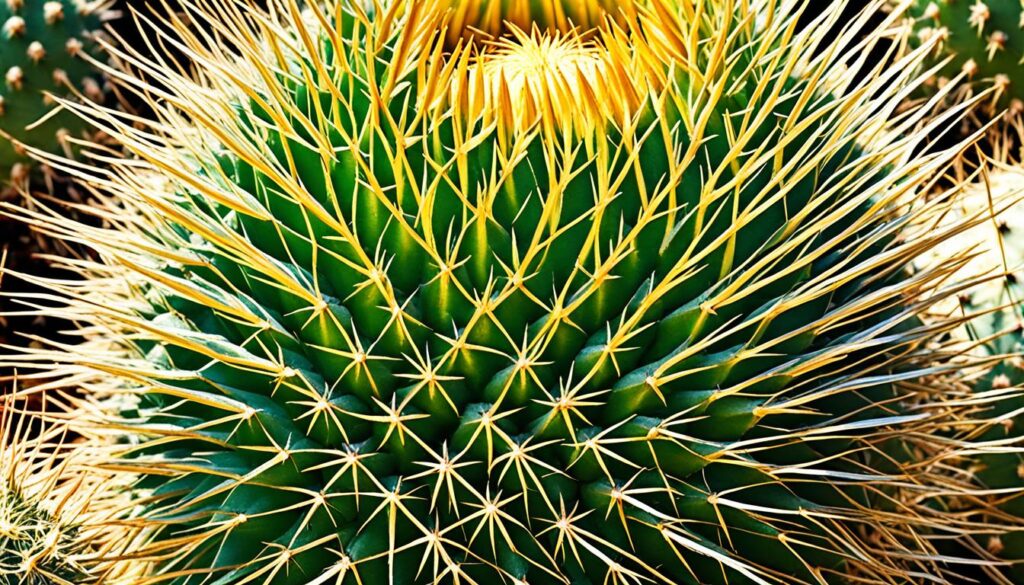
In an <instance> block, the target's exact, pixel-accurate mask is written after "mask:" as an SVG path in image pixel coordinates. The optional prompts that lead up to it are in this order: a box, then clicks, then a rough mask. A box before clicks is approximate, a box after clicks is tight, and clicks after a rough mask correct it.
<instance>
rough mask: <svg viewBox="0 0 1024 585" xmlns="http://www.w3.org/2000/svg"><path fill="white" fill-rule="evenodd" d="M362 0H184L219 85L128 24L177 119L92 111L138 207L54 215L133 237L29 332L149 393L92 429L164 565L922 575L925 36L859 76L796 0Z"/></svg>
mask: <svg viewBox="0 0 1024 585" xmlns="http://www.w3.org/2000/svg"><path fill="white" fill-rule="evenodd" d="M199 4H202V5H206V3H205V2H201V3H199ZM367 5H369V3H363V2H345V1H342V0H334V1H328V2H323V3H316V7H315V9H314V10H313V11H312V12H304V11H303V9H301V8H300V6H299V4H298V3H297V2H294V1H287V0H275V1H273V2H271V3H270V9H269V12H267V13H263V12H258V11H257V9H255V8H248V7H243V6H241V5H236V4H235V3H225V4H223V5H222V6H221V5H219V4H218V5H216V6H215V5H214V4H210V5H209V6H207V8H199V9H195V8H193V9H191V10H192V11H193V14H192V18H193V19H195V21H196V24H195V25H194V26H193V25H190V26H185V25H184V24H181V22H183V21H178V22H179V26H177V27H171V28H176V29H177V30H171V31H170V32H168V31H166V30H164V31H163V33H162V34H165V35H169V36H170V37H173V38H178V37H184V38H185V39H186V40H185V41H182V42H183V43H184V44H185V45H187V46H190V47H193V51H194V53H195V55H194V57H195V62H196V64H197V71H196V72H195V74H194V75H192V76H189V77H186V76H184V75H183V74H179V73H177V72H175V71H169V70H166V69H164V68H161V67H160V66H159V65H158V64H157V63H156V62H154V61H147V60H145V59H144V58H143V57H141V56H138V55H133V53H132V51H131V49H130V48H129V49H124V50H123V53H124V54H121V55H119V57H121V58H123V59H126V60H129V61H133V62H134V63H135V65H136V66H137V67H138V68H139V69H141V70H142V74H143V76H152V78H153V79H156V80H157V82H158V83H154V86H153V87H151V88H149V89H148V90H147V91H149V92H150V93H147V95H149V96H150V97H152V98H153V106H154V109H155V110H156V111H157V112H158V113H159V114H160V115H161V121H160V123H159V124H152V125H151V126H149V127H147V128H138V127H136V125H134V124H133V122H134V121H133V120H130V119H127V118H126V117H119V116H118V115H117V113H116V112H113V111H106V110H100V109H90V110H89V111H87V114H89V115H91V117H92V118H93V119H94V121H96V123H98V124H99V125H100V126H101V127H102V128H103V129H104V130H105V131H106V132H107V133H108V134H110V135H112V136H114V137H115V138H116V139H117V140H118V141H120V142H121V143H122V144H123V145H124V146H125V147H126V148H127V149H128V150H129V151H130V152H132V153H133V154H134V155H135V156H136V157H137V160H134V161H128V162H125V163H122V164H121V166H120V167H118V166H117V165H115V167H114V169H113V170H111V171H103V172H101V171H96V173H95V179H96V184H97V185H99V186H101V187H102V188H103V189H105V190H106V191H107V192H108V194H109V195H110V205H112V206H114V209H116V210H117V212H116V213H114V212H113V211H111V212H110V213H107V212H104V214H105V217H107V218H109V219H110V222H111V224H112V227H109V228H96V227H90V226H86V225H79V224H75V223H74V222H72V221H70V220H65V219H61V218H59V217H57V216H56V215H53V216H50V215H47V214H46V213H44V212H39V213H36V214H33V221H35V223H36V224H37V225H39V226H41V227H43V228H44V229H46V230H47V231H49V232H51V233H55V234H58V235H61V234H63V235H65V236H67V237H72V238H75V239H77V240H79V241H84V242H86V243H88V244H89V245H91V246H92V247H93V248H95V249H96V251H97V252H98V253H99V255H100V256H101V257H102V258H103V261H102V262H97V263H89V262H84V261H83V262H80V263H76V264H75V266H74V267H75V268H76V269H78V270H79V271H81V272H82V273H83V275H84V276H85V278H86V280H85V281H84V282H85V283H88V284H86V285H84V286H80V285H78V284H75V283H74V282H58V281H54V282H52V283H50V286H51V287H52V288H53V289H54V291H56V292H59V293H61V295H63V296H64V297H65V298H66V302H65V303H66V304H65V305H62V308H59V309H50V311H51V312H57V313H59V314H63V315H65V316H67V317H68V318H70V319H73V320H75V321H77V322H79V323H87V324H88V328H87V329H85V330H83V332H84V333H85V335H86V337H87V341H86V343H85V344H84V345H83V346H81V347H78V348H74V349H73V350H70V351H62V350H60V349H59V348H53V349H49V348H48V349H36V350H29V353H27V354H26V355H25V358H24V359H25V361H26V362H30V363H34V364H36V365H38V366H40V367H43V368H46V369H50V370H51V372H52V373H67V374H68V375H69V376H70V377H71V378H73V379H76V380H77V381H78V383H83V380H88V382H86V383H88V384H89V387H90V389H92V390H93V391H94V393H95V394H96V395H103V394H104V392H106V393H109V394H110V395H111V396H112V397H117V398H118V400H119V401H120V403H124V402H125V400H124V396H125V395H126V394H127V395H129V396H132V397H134V400H135V402H134V406H133V407H131V408H124V409H122V410H121V411H120V413H119V419H118V420H117V421H116V422H111V420H110V419H109V418H101V419H99V420H98V421H97V422H96V423H95V424H99V425H107V426H108V427H109V428H110V429H111V430H112V431H118V432H125V433H127V435H126V445H127V447H126V453H125V454H124V455H123V456H122V458H121V459H119V460H118V461H116V462H114V463H112V464H111V466H112V467H115V468H118V469H128V470H130V471H133V472H136V473H139V474H141V475H143V476H144V479H143V480H142V481H141V483H140V484H139V488H140V489H146V490H148V494H149V495H148V497H147V499H146V500H145V505H140V506H139V508H138V509H137V510H136V514H137V515H138V518H139V522H140V525H143V526H148V527H149V530H150V537H149V544H150V546H151V548H152V551H153V553H154V555H153V556H154V558H156V560H155V561H154V562H153V566H152V571H153V573H154V577H153V578H154V579H155V580H161V579H162V580H167V581H169V582H173V583H178V584H197V585H198V584H200V583H204V584H207V583H216V584H218V585H222V584H235V583H238V584H241V583H263V584H274V585H280V584H292V583H294V584H316V585H321V584H327V583H332V584H333V583H344V584H350V583H351V584H356V583H358V584H363V585H370V584H384V583H391V584H396V585H398V584H402V585H408V584H429V583H488V584H494V585H497V584H498V583H505V584H509V585H511V584H517V585H522V584H526V583H529V584H531V585H548V584H551V585H554V584H578V585H583V584H588V585H589V584H594V585H597V584H602V583H604V584H609V583H647V582H653V583H666V584H678V583H704V584H707V583H738V582H750V583H761V584H764V583H805V582H806V583H811V582H814V583H820V582H823V581H829V582H831V581H837V580H839V579H840V577H839V575H840V574H842V573H845V572H848V571H856V573H857V574H858V575H860V578H861V579H862V580H863V581H864V582H878V583H882V582H888V581H889V580H890V579H891V576H892V575H894V574H901V573H900V571H901V570H903V569H901V568H900V567H902V563H903V559H904V558H905V557H902V556H901V555H890V554H888V553H886V552H884V550H881V551H880V550H879V549H877V548H876V547H875V544H873V543H872V542H869V541H868V537H867V536H865V535H867V534H869V533H872V532H881V533H885V534H888V535H890V536H892V535H895V534H898V535H900V536H901V537H902V536H904V535H909V534H911V533H912V531H913V526H914V521H915V519H914V515H913V513H911V512H909V511H907V510H899V511H898V512H895V511H892V510H890V509H889V508H888V507H887V506H886V505H885V503H884V502H880V501H879V500H883V499H884V497H883V496H882V494H884V486H885V485H886V484H887V483H890V482H898V481H901V479H900V470H899V469H894V468H892V466H891V465H890V462H888V461H887V460H886V459H885V458H884V457H882V456H880V455H878V453H877V452H876V451H878V449H876V446H877V445H880V444H882V443H884V442H886V441H890V440H892V439H894V437H896V438H898V437H900V436H903V435H910V434H912V433H910V432H908V429H912V428H913V425H914V422H915V421H917V420H918V419H919V415H917V414H906V413H904V412H903V411H902V410H901V406H900V404H901V402H900V401H901V399H902V396H903V392H904V391H905V390H904V389H903V387H902V386H901V385H900V384H899V381H900V380H901V379H902V378H903V377H904V376H913V375H915V371H916V369H917V368H919V367H920V365H921V364H919V363H918V362H917V361H915V360H917V357H916V356H918V355H919V354H918V353H916V352H915V351H914V349H915V348H916V347H918V346H919V345H920V344H922V343H923V342H924V341H926V340H927V338H928V336H929V335H931V333H930V331H931V330H930V329H926V328H922V327H919V326H918V325H919V323H918V322H917V321H916V320H915V315H916V314H917V311H918V309H919V308H920V306H922V304H926V303H927V302H928V300H927V299H926V298H925V297H924V296H923V295H924V294H925V292H924V291H927V290H930V289H929V287H930V286H931V283H932V281H933V280H934V279H935V278H937V276H936V274H937V273H917V274H912V273H910V272H908V271H907V270H906V267H907V265H908V262H909V260H910V259H911V258H913V257H914V256H915V255H916V254H918V253H919V252H921V251H922V250H923V249H926V248H927V247H928V246H930V245H931V244H932V243H934V239H935V238H938V237H940V235H939V234H937V233H936V232H934V231H931V232H926V233H924V234H922V235H920V236H919V237H914V238H906V237H900V236H901V234H904V233H907V232H906V230H909V229H913V228H914V226H915V225H917V224H916V223H915V222H916V221H917V217H916V216H911V215H908V214H906V213H905V212H904V211H901V209H902V208H901V207H900V205H899V201H901V200H902V199H901V198H902V197H903V196H904V195H907V194H910V195H913V194H914V193H916V192H917V191H918V190H919V189H922V188H924V187H925V185H923V182H924V179H923V178H922V177H925V176H929V175H928V173H930V172H931V171H933V170H934V169H935V168H937V167H938V166H939V165H941V164H944V163H943V162H942V159H941V156H945V154H943V155H941V156H940V155H939V154H930V155H926V156H923V157H921V156H916V155H915V156H910V155H909V153H911V152H913V149H914V147H915V144H916V143H915V142H914V138H913V137H909V136H908V134H907V132H906V130H907V128H910V127H912V126H911V124H914V123H917V122H918V121H919V120H916V119H911V118H912V116H910V117H908V118H904V119H901V124H905V126H901V127H890V126H889V125H888V124H887V123H886V122H885V117H884V112H886V111H892V110H893V109H895V108H896V106H897V104H898V103H899V100H900V94H901V93H905V91H904V90H906V91H909V89H908V88H910V87H912V85H913V84H914V83H915V80H914V78H913V73H911V70H912V69H913V67H912V66H913V65H915V63H912V62H910V61H908V62H906V63H903V65H905V66H902V67H892V68H883V66H882V65H878V64H868V65H866V66H864V67H866V68H865V69H862V70H861V72H862V74H858V75H856V76H851V75H849V74H848V73H846V70H845V69H844V66H845V65H849V64H851V63H854V62H856V61H857V60H858V59H860V58H861V57H862V56H863V55H864V54H863V53H860V52H858V51H856V50H854V49H853V48H852V45H847V44H846V43H847V42H849V39H851V38H853V35H847V36H843V37H842V38H840V39H831V38H830V39H822V38H819V36H818V35H816V34H815V33H814V32H810V31H804V32H800V30H801V29H798V28H797V25H796V22H797V17H798V16H799V15H798V14H795V13H793V12H792V6H791V4H789V3H781V5H780V4H777V3H775V2H768V1H764V2H747V1H743V2H739V1H737V2H730V1H724V2H691V1H688V0H682V1H680V0H645V1H644V2H635V3H621V2H618V3H610V2H609V3H606V2H597V1H592V2H586V3H576V2H572V3H570V2H565V3H558V2H537V1H531V2H526V1H523V2H472V1H468V0H464V1H462V2H438V1H427V2H421V1H412V0H408V1H406V0H396V1H394V2H390V3H384V4H383V5H381V4H378V3H376V2H375V3H373V10H370V9H368V8H365V6H367ZM838 14H839V12H838V11H837V10H828V11H826V14H825V15H824V16H822V17H821V19H822V20H821V21H819V22H818V24H819V25H820V26H829V25H830V23H833V22H834V21H835V20H836V19H838ZM894 18H895V16H894ZM855 24H856V23H853V24H851V26H854V25H855ZM190 31H191V32H190ZM207 31H208V32H209V36H207ZM214 37H216V38H217V39H218V43H217V45H216V46H210V45H209V44H208V43H207V41H208V40H210V39H212V38H214ZM865 44H866V45H871V40H870V39H869V41H867V42H866V43H865ZM225 47H232V49H231V50H232V51H234V52H235V53H237V54H229V53H230V52H231V51H228V49H226V48H225ZM912 58H913V59H919V60H920V59H923V52H921V54H918V55H916V56H915V57H912ZM908 59H911V58H908ZM121 82H122V83H124V84H125V86H126V87H135V86H138V85H139V83H140V82H138V81H137V80H134V79H131V78H128V77H125V79H123V80H121ZM922 115H923V114H922ZM909 160H913V163H912V164H911V163H908V162H907V161H909ZM140 169H141V170H140ZM923 205H924V208H923V209H924V211H921V212H919V213H921V214H924V215H927V210H928V209H929V207H928V206H929V205H932V204H931V203H925V204H923ZM110 339H115V340H117V343H116V344H114V345H113V347H111V346H110V345H109V343H108V344H104V343H101V342H102V341H104V340H110ZM28 366H29V364H25V365H24V367H26V368H27V367H28ZM90 376H91V377H90ZM894 538H895V537H894ZM923 545H924V542H923V541H922V540H919V539H914V538H909V539H908V544H907V545H906V546H907V547H914V546H923ZM901 550H904V549H901ZM169 552H173V554H168V553H169ZM926 553H927V551H923V552H920V555H921V556H918V557H915V558H917V559H927V554H926ZM139 554H140V555H141V554H142V552H141V551H140V552H139ZM907 554H911V555H913V554H914V553H907ZM920 564H921V565H922V566H919V567H918V568H917V569H916V570H918V571H927V567H923V565H926V564H927V563H926V562H924V561H921V563H920Z"/></svg>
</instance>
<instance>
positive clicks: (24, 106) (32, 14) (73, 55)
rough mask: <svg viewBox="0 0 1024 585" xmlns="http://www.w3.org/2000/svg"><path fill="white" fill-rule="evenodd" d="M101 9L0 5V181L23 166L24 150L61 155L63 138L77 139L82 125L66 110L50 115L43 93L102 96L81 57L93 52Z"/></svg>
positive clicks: (38, 2)
mask: <svg viewBox="0 0 1024 585" xmlns="http://www.w3.org/2000/svg"><path fill="white" fill-rule="evenodd" d="M109 4H110V0H91V1H89V2H86V1H84V0H59V1H57V0H48V1H45V2H44V1H42V0H3V1H2V2H0V27H2V31H0V74H2V75H3V77H4V79H3V81H2V82H0V177H4V178H6V176H7V175H8V173H9V172H10V171H11V170H12V167H13V166H14V165H16V164H19V163H26V162H28V160H29V159H28V157H27V156H26V152H25V148H24V147H26V146H28V147H31V148H37V149H42V150H45V151H47V152H55V153H65V152H67V149H68V145H67V143H66V140H65V139H66V137H67V136H75V137H78V138H82V137H83V136H81V135H82V134H83V132H84V131H85V130H86V129H87V128H88V126H87V125H86V124H84V123H83V122H82V120H81V118H80V117H78V116H75V115H73V114H71V113H70V112H67V111H60V110H57V111H55V108H56V106H57V104H56V103H55V102H54V101H53V99H52V98H51V96H58V97H68V96H71V95H74V94H75V93H77V94H79V95H85V96H86V97H88V98H90V99H93V100H99V99H100V98H101V97H102V93H103V90H102V87H101V83H102V79H101V77H100V74H99V73H98V72H97V71H96V70H94V69H93V68H92V66H91V65H90V64H89V63H88V62H87V61H86V60H85V59H83V58H82V57H83V55H84V54H85V53H89V52H92V51H95V48H96V41H95V36H96V34H98V32H99V31H98V29H99V27H100V25H101V22H102V21H103V20H104V19H105V18H106V15H107V14H109V12H108V6H109ZM14 174H15V175H18V174H19V173H18V172H15V173H14ZM16 178H17V177H16Z"/></svg>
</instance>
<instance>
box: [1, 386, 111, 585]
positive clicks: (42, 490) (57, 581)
mask: <svg viewBox="0 0 1024 585" xmlns="http://www.w3.org/2000/svg"><path fill="white" fill-rule="evenodd" d="M23 406H24V405H23V404H22V402H21V401H20V400H19V399H17V398H15V397H12V396H5V397H4V398H3V400H2V411H0V582H2V583H10V584H15V583H17V584H19V585H86V584H90V583H101V582H102V583H111V584H112V583H115V582H117V581H116V577H114V575H115V573H117V572H122V571H121V569H120V565H118V568H117V570H116V571H112V570H111V569H112V568H113V566H112V565H109V564H107V563H106V562H105V559H104V555H105V554H108V553H113V552H115V551H116V553H123V552H124V549H123V548H119V547H120V546H122V544H123V543H124V542H127V540H124V541H118V535H122V536H125V538H126V539H127V535H128V534H129V531H124V530H121V529H119V528H117V527H116V525H115V524H114V522H113V521H114V520H115V519H116V515H117V514H118V513H119V512H120V511H121V510H122V508H121V507H120V506H122V505H123V504H121V503H120V502H121V501H122V500H121V498H122V494H123V493H125V492H124V487H125V486H124V485H123V484H121V485H118V486H116V487H115V484H114V483H113V482H112V480H113V479H114V478H112V476H111V474H108V473H104V472H101V471H95V470H91V469H90V468H89V464H88V463H87V460H89V458H91V457H92V456H94V455H95V453H92V452H91V451H90V450H88V449H81V448H80V449H76V448H75V446H74V445H73V444H72V443H71V442H70V441H69V440H68V437H69V435H68V431H67V427H66V426H65V425H62V424H54V421H50V423H49V424H43V425H40V421H39V419H37V418H36V417H35V416H31V415H26V414H24V413H23V411H22V407H23ZM107 577H111V580H107Z"/></svg>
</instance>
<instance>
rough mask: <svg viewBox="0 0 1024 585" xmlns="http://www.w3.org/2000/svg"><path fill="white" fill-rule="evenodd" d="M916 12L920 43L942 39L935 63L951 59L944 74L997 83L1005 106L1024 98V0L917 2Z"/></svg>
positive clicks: (913, 14) (1001, 105) (936, 0)
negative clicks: (962, 73)
mask: <svg viewBox="0 0 1024 585" xmlns="http://www.w3.org/2000/svg"><path fill="white" fill-rule="evenodd" d="M911 14H912V16H914V17H915V18H916V19H917V22H916V28H917V35H918V37H919V38H920V39H921V40H927V39H929V38H931V37H932V36H935V35H938V36H939V39H940V40H939V41H938V44H937V46H936V49H937V51H936V54H935V60H936V61H942V60H945V59H946V58H949V59H950V61H949V63H948V64H947V65H946V66H945V67H944V68H943V69H942V70H941V71H940V73H939V75H940V76H942V77H944V78H946V79H952V78H953V77H956V76H957V75H959V74H960V73H961V72H965V73H967V75H968V77H969V78H970V79H972V80H976V81H983V82H985V83H987V84H992V83H995V84H997V85H998V86H999V87H1000V90H999V94H998V99H997V100H996V101H997V103H998V104H999V106H1000V107H1001V108H1006V107H1008V106H1009V105H1010V101H1011V100H1014V99H1016V100H1018V101H1019V100H1020V99H1021V98H1022V97H1024V62H1022V60H1024V20H1022V15H1024V4H1022V3H1021V1H1020V0H917V2H916V3H915V4H914V8H913V9H912V11H911ZM1017 107H1018V108H1019V107H1020V106H1017Z"/></svg>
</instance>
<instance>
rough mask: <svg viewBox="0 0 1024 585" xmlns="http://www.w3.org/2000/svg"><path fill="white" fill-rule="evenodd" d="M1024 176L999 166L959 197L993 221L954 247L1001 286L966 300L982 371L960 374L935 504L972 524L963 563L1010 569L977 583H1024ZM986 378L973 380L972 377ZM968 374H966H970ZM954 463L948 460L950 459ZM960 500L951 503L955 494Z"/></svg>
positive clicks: (978, 290) (973, 351)
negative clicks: (958, 408)
mask: <svg viewBox="0 0 1024 585" xmlns="http://www.w3.org/2000/svg"><path fill="white" fill-rule="evenodd" d="M1022 197H1024V169H1020V168H1018V167H1003V166H997V167H996V168H995V169H993V170H991V171H986V172H985V174H984V176H983V177H982V180H981V181H979V182H977V183H975V184H973V185H971V187H970V188H968V189H966V190H965V192H964V193H963V195H962V196H960V197H958V198H957V199H958V206H959V207H960V212H959V214H958V215H957V216H955V219H953V220H952V221H962V220H964V219H965V218H968V217H971V216H973V215H976V214H977V213H979V212H986V211H987V212H988V213H989V215H990V219H989V220H988V221H986V222H984V223H982V224H979V225H978V226H976V227H975V228H973V229H971V230H968V231H966V232H964V233H962V234H960V235H958V236H957V237H956V238H954V239H952V240H950V241H949V243H948V246H950V247H957V248H960V249H972V250H973V251H974V252H975V253H976V257H975V258H974V259H973V260H972V264H973V265H974V266H975V267H976V269H974V272H975V273H979V272H981V271H988V272H989V273H990V274H992V275H993V276H996V278H993V279H990V280H988V281H986V282H985V283H984V284H982V285H980V286H977V287H974V288H973V289H971V291H970V292H969V293H968V294H964V295H962V296H961V298H960V303H961V306H962V310H963V311H964V312H965V313H966V314H969V315H976V316H975V317H974V318H972V319H971V320H970V321H969V322H968V323H967V326H966V327H965V328H964V329H963V330H960V331H958V336H959V337H961V338H962V339H965V340H968V341H969V343H967V344H966V347H967V353H968V354H970V355H973V358H972V360H973V361H978V362H979V365H981V366H982V368H981V369H980V370H977V369H976V368H966V369H965V370H964V371H963V372H958V373H956V374H954V375H955V376H957V377H960V378H963V380H962V384H961V385H962V386H963V387H964V388H963V396H962V398H960V399H958V401H961V402H963V403H964V404H967V405H969V406H970V409H971V410H970V412H966V413H958V414H957V417H956V418H957V420H956V421H955V423H954V424H953V425H952V429H953V430H954V431H955V432H954V433H953V436H954V437H955V438H956V439H957V440H959V441H961V442H962V445H961V448H960V449H959V450H954V451H952V452H951V453H952V455H953V457H952V458H948V457H947V458H944V459H943V460H941V466H942V468H943V469H944V470H945V472H946V473H947V474H951V476H950V484H949V487H950V489H946V490H944V492H943V493H941V494H940V495H939V496H938V497H936V498H934V499H933V500H932V501H936V502H939V503H940V505H941V506H942V507H944V508H945V509H948V510H949V513H950V514H952V515H957V516H960V517H963V518H964V519H965V520H967V521H968V523H967V524H966V526H968V528H969V536H968V538H967V539H966V540H965V541H964V542H963V544H965V545H966V546H965V547H960V548H957V549H951V550H950V554H953V555H956V556H960V557H972V556H974V557H982V558H990V559H992V560H996V561H1001V562H1004V563H1005V562H1009V563H1011V564H1010V565H1009V566H1005V565H991V566H985V565H981V568H980V569H979V570H978V571H977V572H978V573H979V574H978V575H976V579H978V582H993V583H1001V584H1007V585H1011V584H1013V583H1020V582H1022V581H1024V361H1022V352H1024V330H1022V323H1024V321H1022V311H1024V304H1022V303H1024V296H1022V290H1021V278H1022V277H1024V273H1022V270H1024V207H1022V204H1021V199H1022ZM975 371H976V372H977V373H973V372H975ZM965 374H967V375H966V376H965ZM947 455H948V454H947ZM951 494H952V496H951Z"/></svg>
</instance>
